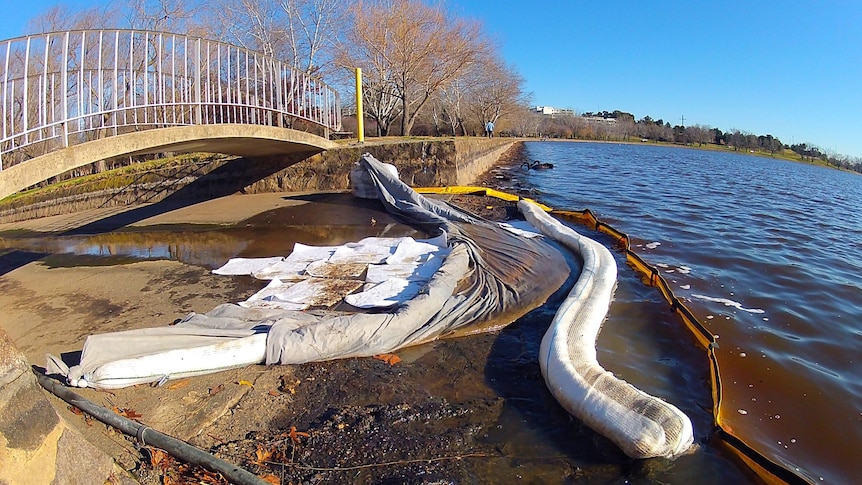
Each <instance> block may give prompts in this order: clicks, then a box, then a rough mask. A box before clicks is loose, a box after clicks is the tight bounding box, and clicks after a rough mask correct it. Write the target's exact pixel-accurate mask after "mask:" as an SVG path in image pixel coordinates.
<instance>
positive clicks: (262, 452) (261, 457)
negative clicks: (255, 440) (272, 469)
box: [254, 446, 274, 465]
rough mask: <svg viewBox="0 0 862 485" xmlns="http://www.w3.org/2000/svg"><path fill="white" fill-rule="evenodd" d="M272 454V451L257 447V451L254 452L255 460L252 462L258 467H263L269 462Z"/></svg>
mask: <svg viewBox="0 0 862 485" xmlns="http://www.w3.org/2000/svg"><path fill="white" fill-rule="evenodd" d="M273 453H274V451H273V450H267V449H264V448H262V447H261V446H258V447H257V451H256V452H255V456H256V459H255V460H254V462H255V463H257V464H258V465H263V464H265V463H266V462H267V461H269V459H270V458H272V454H273Z"/></svg>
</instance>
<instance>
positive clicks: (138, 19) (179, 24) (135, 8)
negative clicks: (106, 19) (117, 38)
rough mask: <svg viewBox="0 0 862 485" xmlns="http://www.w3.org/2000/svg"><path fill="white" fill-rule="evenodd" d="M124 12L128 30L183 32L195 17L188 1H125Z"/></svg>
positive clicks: (191, 5) (192, 7)
mask: <svg viewBox="0 0 862 485" xmlns="http://www.w3.org/2000/svg"><path fill="white" fill-rule="evenodd" d="M124 11H125V13H126V20H127V22H128V25H129V27H130V28H132V29H140V30H154V31H160V32H183V31H185V30H186V27H187V24H188V22H189V21H190V19H192V18H194V16H195V9H194V6H193V4H192V3H191V2H190V1H188V0H127V7H126V8H125V9H124ZM99 27H103V26H99Z"/></svg>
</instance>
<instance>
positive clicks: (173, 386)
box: [168, 379, 191, 391]
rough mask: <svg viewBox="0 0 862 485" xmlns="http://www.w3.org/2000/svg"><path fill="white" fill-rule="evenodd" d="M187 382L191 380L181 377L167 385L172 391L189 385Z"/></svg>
mask: <svg viewBox="0 0 862 485" xmlns="http://www.w3.org/2000/svg"><path fill="white" fill-rule="evenodd" d="M189 382H191V381H189V380H188V379H183V380H181V381H177V382H174V383H173V384H171V385H170V386H168V389H170V390H172V391H173V390H175V389H182V388H183V387H186V386H187V385H189Z"/></svg>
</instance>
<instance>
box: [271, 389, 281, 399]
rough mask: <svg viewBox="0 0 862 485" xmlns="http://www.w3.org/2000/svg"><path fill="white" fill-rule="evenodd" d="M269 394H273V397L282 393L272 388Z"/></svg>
mask: <svg viewBox="0 0 862 485" xmlns="http://www.w3.org/2000/svg"><path fill="white" fill-rule="evenodd" d="M269 395H270V396H272V397H278V396H281V393H280V392H278V391H276V390H275V389H270V390H269Z"/></svg>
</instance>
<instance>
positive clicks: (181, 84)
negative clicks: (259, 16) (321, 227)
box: [0, 29, 341, 197]
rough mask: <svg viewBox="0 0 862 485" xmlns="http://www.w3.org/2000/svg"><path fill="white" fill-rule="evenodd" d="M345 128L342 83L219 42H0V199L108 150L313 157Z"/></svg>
mask: <svg viewBox="0 0 862 485" xmlns="http://www.w3.org/2000/svg"><path fill="white" fill-rule="evenodd" d="M300 125H301V126H302V127H303V128H304V129H306V130H307V131H310V132H315V133H317V134H318V135H322V136H315V135H313V134H311V133H302V132H300V131H297V130H295V129H293V128H298V127H299V126H300ZM193 127H197V128H193ZM279 130H283V133H281V134H278V133H277V132H278V131H279ZM340 130H341V106H340V99H339V95H338V92H337V91H336V90H335V89H333V88H332V87H330V86H328V85H327V84H326V83H324V82H323V81H321V80H320V79H318V78H316V77H314V76H311V75H308V74H306V73H304V72H302V71H299V70H296V69H294V68H292V67H291V66H290V65H289V64H287V63H285V62H283V61H280V60H278V59H276V58H273V57H271V56H266V55H264V54H261V53H258V52H254V51H251V50H248V49H245V48H242V47H237V46H233V45H230V44H226V43H223V42H218V41H211V40H206V39H202V38H199V37H193V36H188V35H181V34H173V33H167V32H150V31H141V30H126V29H114V30H75V31H68V32H50V33H45V34H38V35H31V36H26V37H18V38H15V39H10V40H6V41H0V187H4V189H3V190H0V197H3V196H5V195H8V194H7V190H12V189H14V190H15V191H17V190H20V189H21V188H24V187H27V186H29V185H25V186H23V187H19V186H20V184H21V183H24V182H17V180H19V179H20V180H22V181H23V180H27V181H28V182H29V181H32V180H34V179H35V178H38V177H44V178H41V179H40V180H36V181H35V182H33V183H38V182H39V181H41V180H45V179H47V178H50V177H51V176H54V175H58V174H59V173H62V172H63V171H65V170H70V169H71V168H75V167H78V166H81V165H85V164H87V163H92V162H95V161H98V160H102V159H105V158H109V157H111V156H119V155H126V154H132V153H148V152H153V151H212V152H217V153H233V154H241V155H245V154H250V153H251V152H266V153H264V154H273V153H275V152H273V151H272V150H276V149H277V148H276V147H280V148H283V149H285V150H286V151H288V152H291V151H292V152H296V151H309V152H315V151H321V150H324V149H326V148H329V146H330V145H329V144H328V134H329V132H330V131H340ZM157 132H158V133H157ZM194 137H199V138H197V139H195V138H194ZM251 140H256V141H255V142H252V141H251ZM112 143H113V144H115V145H118V146H116V147H111V144H112ZM120 145H127V146H120ZM86 146H89V148H86ZM303 147H304V148H303ZM255 148H256V149H255ZM249 150H251V152H249ZM61 153H63V155H61ZM112 154H113V155H112ZM62 157H66V158H67V159H70V160H68V161H66V162H62V163H61V162H59V161H58V160H60V159H61V158H62ZM93 157H101V158H93ZM71 159H74V161H73V160H71ZM19 165H20V167H18V166H19ZM16 167H18V168H17V169H16V170H12V169H14V168H16ZM26 167H30V168H26ZM48 167H55V168H52V169H49V168H48ZM57 170H60V171H59V172H57ZM10 171H11V172H12V173H13V174H14V173H15V172H25V171H32V172H33V174H32V175H28V176H26V177H19V176H18V175H15V176H10V174H9V173H8V172H10ZM52 171H54V172H55V173H49V172H52ZM5 179H9V181H8V183H7V181H6V180H5ZM13 181H14V183H13ZM30 185H32V183H30ZM6 186H8V187H10V189H5V187H6ZM12 193H14V192H12Z"/></svg>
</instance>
